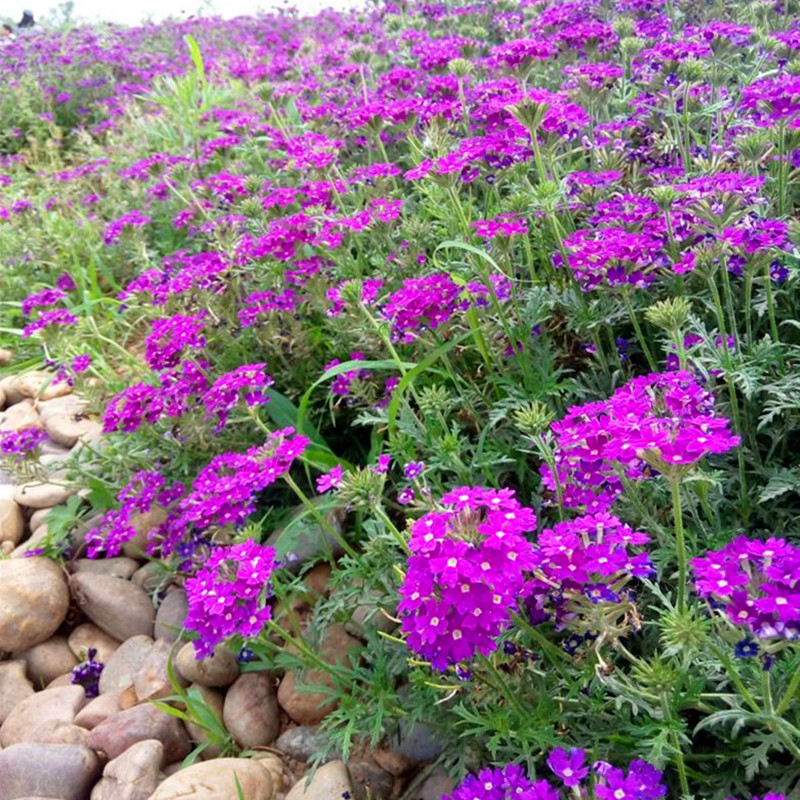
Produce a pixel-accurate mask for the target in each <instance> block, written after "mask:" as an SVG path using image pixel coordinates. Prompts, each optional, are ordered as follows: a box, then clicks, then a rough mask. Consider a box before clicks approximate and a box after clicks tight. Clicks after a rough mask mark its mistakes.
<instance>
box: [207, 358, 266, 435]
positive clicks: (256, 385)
mask: <svg viewBox="0 0 800 800" xmlns="http://www.w3.org/2000/svg"><path fill="white" fill-rule="evenodd" d="M266 366H267V365H266V364H243V365H242V366H240V367H237V368H236V369H235V370H233V371H232V372H226V373H225V374H224V375H220V377H219V378H217V379H216V380H215V381H214V383H213V385H212V386H211V388H210V389H209V390H208V391H207V392H205V393H204V394H203V395H202V397H201V398H200V403H201V405H202V406H203V408H204V409H205V413H206V419H209V418H211V417H213V416H216V417H217V420H218V421H217V426H216V429H215V430H221V429H222V428H224V427H225V424H226V423H227V421H228V415H229V414H230V412H231V411H232V410H233V408H235V407H236V405H237V404H238V403H239V401H240V399H241V400H244V402H245V404H246V405H247V406H249V407H250V408H252V407H254V406H257V405H263V404H264V403H266V402H268V401H269V397H267V396H266V395H265V394H264V390H265V389H268V388H269V387H270V386H272V384H273V383H275V381H274V380H273V379H272V378H271V377H270V376H269V375H267V373H266V372H265V370H266Z"/></svg>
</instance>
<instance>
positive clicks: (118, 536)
mask: <svg viewBox="0 0 800 800" xmlns="http://www.w3.org/2000/svg"><path fill="white" fill-rule="evenodd" d="M165 483H166V481H165V480H164V478H163V477H162V476H161V474H160V473H158V472H155V471H148V470H141V471H139V472H137V473H136V474H135V475H134V476H133V478H132V479H131V480H130V482H129V483H128V484H127V485H126V486H125V487H124V488H123V489H122V491H120V493H119V494H118V495H117V501H118V502H119V504H120V505H119V508H116V509H112V510H110V511H106V513H105V514H103V516H102V517H101V518H100V520H99V522H98V523H97V525H95V526H94V527H93V528H91V529H90V530H89V532H88V533H87V534H86V545H87V553H88V555H89V558H110V557H112V556H116V555H118V554H119V553H120V551H121V550H122V545H123V544H125V543H126V542H129V541H131V540H132V539H134V538H135V537H136V534H137V529H136V515H138V514H146V513H147V512H148V511H150V509H151V508H152V507H153V505H154V504H155V503H157V502H158V503H160V502H163V497H162V490H163V488H164V485H165Z"/></svg>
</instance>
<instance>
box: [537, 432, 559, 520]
mask: <svg viewBox="0 0 800 800" xmlns="http://www.w3.org/2000/svg"><path fill="white" fill-rule="evenodd" d="M534 442H536V445H537V447H538V449H539V453H540V454H541V456H542V458H543V459H544V462H545V464H547V466H548V468H549V470H550V472H551V473H552V475H553V482H554V483H555V485H556V502H557V503H558V519H559V520H560V521H563V519H564V487H563V486H562V485H561V480H560V478H559V477H558V468H557V467H556V460H555V458H554V457H553V451H552V449H551V447H550V445H549V444H548V443H547V442H546V441H545V439H544V436H541V435H539V436H535V437H534Z"/></svg>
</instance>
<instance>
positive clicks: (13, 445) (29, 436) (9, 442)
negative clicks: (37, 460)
mask: <svg viewBox="0 0 800 800" xmlns="http://www.w3.org/2000/svg"><path fill="white" fill-rule="evenodd" d="M46 441H47V431H45V430H43V429H42V428H37V427H31V428H20V430H18V431H2V432H0V455H4V456H10V457H13V458H15V459H16V460H20V459H23V458H25V457H26V456H29V455H31V454H32V453H35V452H36V451H37V450H38V449H39V446H40V445H42V444H43V443H44V442H46Z"/></svg>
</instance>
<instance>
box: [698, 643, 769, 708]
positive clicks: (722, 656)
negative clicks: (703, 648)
mask: <svg viewBox="0 0 800 800" xmlns="http://www.w3.org/2000/svg"><path fill="white" fill-rule="evenodd" d="M710 649H711V652H712V653H713V654H714V655H715V656H716V657H717V658H718V659H719V660H720V663H721V664H722V666H723V667H725V672H727V673H728V677H729V678H730V679H731V681H732V683H733V685H734V686H735V687H736V691H737V692H739V696H740V697H741V698H742V700H744V701H745V703H747V705H748V706H750V710H751V711H752V712H753V713H755V714H760V713H761V709H760V708H759V705H758V703H757V702H756V699H755V698H754V697H753V695H752V693H751V692H750V690H749V689H748V688H747V687H746V686H745V685H744V683H743V681H742V679H741V678H740V677H739V673H738V672H737V671H736V666H735V665H734V663H733V661H731V657H730V656H729V655H728V654H727V653H726V652H725V651H724V650H722V649H721V648H720V647H717V646H716V645H714V644H712V645H710Z"/></svg>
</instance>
